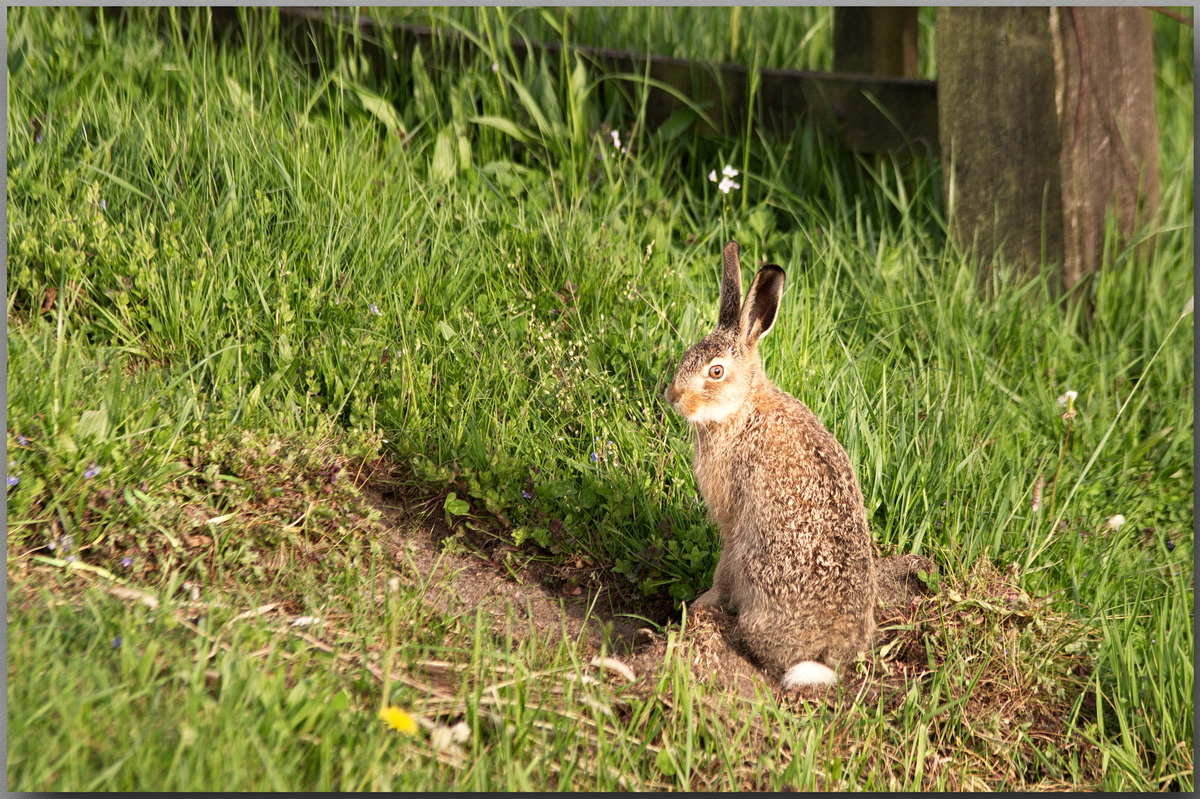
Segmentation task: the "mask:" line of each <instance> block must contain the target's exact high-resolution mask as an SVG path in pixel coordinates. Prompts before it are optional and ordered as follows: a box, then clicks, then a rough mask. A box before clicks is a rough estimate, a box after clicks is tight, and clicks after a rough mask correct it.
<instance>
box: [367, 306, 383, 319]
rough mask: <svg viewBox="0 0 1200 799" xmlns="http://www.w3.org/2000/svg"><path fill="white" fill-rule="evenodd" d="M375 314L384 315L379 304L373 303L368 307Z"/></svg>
mask: <svg viewBox="0 0 1200 799" xmlns="http://www.w3.org/2000/svg"><path fill="white" fill-rule="evenodd" d="M367 310H368V311H370V312H371V314H372V315H373V316H383V311H381V310H379V306H378V305H376V304H375V303H371V307H370V308H368V309H367Z"/></svg>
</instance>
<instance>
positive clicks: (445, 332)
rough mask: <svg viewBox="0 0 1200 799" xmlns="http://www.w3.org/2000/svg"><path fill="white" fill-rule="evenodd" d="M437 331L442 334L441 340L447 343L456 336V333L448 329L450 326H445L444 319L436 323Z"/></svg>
mask: <svg viewBox="0 0 1200 799" xmlns="http://www.w3.org/2000/svg"><path fill="white" fill-rule="evenodd" d="M437 329H438V332H439V333H441V334H442V338H444V339H445V340H446V341H449V340H450V339H452V338H454V337H455V336H457V335H458V331H456V330H455V329H454V328H452V327H450V325H449V324H447V323H446V321H445V320H444V319H443V320H442V321H440V322H438V323H437Z"/></svg>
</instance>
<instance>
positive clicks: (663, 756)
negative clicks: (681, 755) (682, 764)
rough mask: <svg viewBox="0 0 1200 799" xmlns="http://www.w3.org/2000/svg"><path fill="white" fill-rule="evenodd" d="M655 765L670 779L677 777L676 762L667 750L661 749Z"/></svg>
mask: <svg viewBox="0 0 1200 799" xmlns="http://www.w3.org/2000/svg"><path fill="white" fill-rule="evenodd" d="M654 765H655V766H656V767H657V768H658V770H659V771H661V772H662V773H663V774H664V775H666V776H668V777H674V776H675V761H674V759H673V758H672V757H671V753H670V752H669V751H667V750H666V749H660V750H659V752H658V756H657V757H655V758H654Z"/></svg>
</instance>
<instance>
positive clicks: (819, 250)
mask: <svg viewBox="0 0 1200 799" xmlns="http://www.w3.org/2000/svg"><path fill="white" fill-rule="evenodd" d="M793 12H794V13H793ZM801 12H803V16H799V17H797V16H796V15H797V14H800V13H801ZM381 13H384V12H382V10H381ZM624 13H625V14H627V16H622V14H618V12H617V11H615V10H613V9H609V10H608V11H607V12H605V13H603V14H602V13H601V12H598V11H597V12H586V11H584V10H582V9H575V10H567V11H563V10H558V9H548V8H545V9H517V8H500V9H426V10H423V11H421V12H420V13H419V14H409V13H402V12H401V10H400V9H389V10H388V11H387V12H386V14H385V15H387V14H390V15H391V16H390V17H389V18H392V19H401V18H403V19H406V20H408V21H414V22H417V21H419V22H421V23H422V24H433V25H436V26H442V27H444V28H445V29H446V30H453V31H458V32H461V33H465V34H467V35H469V36H470V37H473V39H474V40H476V41H478V42H479V43H481V46H482V47H483V52H482V53H481V54H480V55H479V56H478V57H474V58H471V59H469V60H468V61H467V62H466V63H465V64H462V65H460V66H458V67H456V68H454V69H450V68H446V67H445V66H443V65H440V64H436V63H433V62H431V61H429V60H428V59H426V58H425V57H423V56H421V55H420V54H417V55H414V56H412V57H405V58H403V59H401V58H399V57H398V56H397V58H396V59H395V60H394V61H393V63H392V64H391V65H390V66H389V67H388V69H387V70H386V72H384V71H380V70H379V69H378V68H377V67H375V66H373V62H372V61H371V60H370V59H369V58H367V57H366V56H365V55H364V52H363V49H362V46H361V43H360V42H357V41H356V40H355V39H354V38H353V37H346V38H345V39H344V41H343V44H342V45H341V46H340V47H339V48H338V49H337V50H336V51H335V52H333V53H330V54H328V55H327V56H326V57H323V58H319V59H317V60H316V61H314V60H312V57H311V55H310V56H303V57H302V56H301V55H300V54H298V53H296V52H295V51H294V49H293V47H292V44H291V42H290V40H288V39H287V38H286V37H284V36H283V35H282V34H281V32H280V23H279V19H278V15H277V14H276V13H273V12H250V11H239V12H237V14H238V17H239V18H240V31H241V32H240V33H238V34H232V33H230V32H229V31H228V30H227V29H226V28H224V27H223V26H221V25H218V24H216V23H215V22H214V19H213V15H212V13H211V12H209V11H206V10H187V9H168V10H154V9H128V10H125V11H122V12H119V13H112V14H103V13H99V12H98V11H96V10H94V9H80V8H63V9H48V8H10V9H9V10H8V12H7V26H8V47H9V49H8V84H7V86H8V120H7V121H8V142H7V159H8V183H7V191H8V194H7V213H8V234H7V252H8V264H7V284H6V292H5V296H6V300H7V333H8V351H7V369H8V372H7V374H8V377H7V414H8V416H7V419H8V421H7V437H6V440H7V452H6V459H7V467H8V468H7V476H8V489H7V609H8V613H7V621H8V631H7V646H8V650H7V651H8V682H7V691H8V693H7V699H8V727H7V746H8V761H7V762H8V782H7V785H8V788H9V789H10V790H14V791H60V790H165V791H172V790H261V789H269V790H443V789H448V790H511V789H525V790H618V789H630V790H636V789H689V790H699V789H717V790H734V789H772V790H778V789H783V788H797V789H818V788H819V789H838V790H945V789H992V790H1035V789H1036V790H1043V789H1075V790H1080V789H1105V790H1181V791H1191V790H1192V789H1193V787H1194V778H1193V773H1194V762H1193V726H1194V707H1193V697H1194V674H1193V672H1194V668H1193V665H1194V635H1193V613H1194V585H1193V580H1194V576H1193V575H1194V570H1193V525H1194V500H1193V496H1194V443H1193V409H1194V400H1193V395H1192V390H1193V385H1192V382H1193V370H1194V361H1193V315H1192V313H1191V298H1192V296H1193V290H1194V289H1193V282H1194V281H1193V268H1194V267H1193V262H1194V247H1193V213H1194V208H1193V186H1194V176H1193V147H1194V134H1193V62H1192V53H1193V43H1192V31H1191V29H1190V28H1187V27H1185V26H1182V25H1180V24H1179V23H1177V22H1175V21H1174V20H1171V19H1168V18H1166V17H1162V16H1160V15H1156V17H1155V22H1154V25H1155V64H1156V66H1155V70H1156V83H1157V91H1158V100H1159V102H1158V106H1159V118H1158V121H1159V131H1160V136H1161V145H1160V146H1161V151H1160V159H1161V174H1162V199H1161V210H1160V213H1159V215H1158V218H1156V219H1155V220H1153V221H1152V222H1151V223H1150V224H1149V225H1147V226H1146V227H1145V228H1144V229H1142V230H1139V231H1138V233H1137V235H1136V236H1135V239H1134V241H1133V242H1120V241H1118V240H1117V237H1116V236H1115V234H1114V235H1112V236H1110V239H1109V246H1107V247H1106V248H1105V252H1104V264H1103V267H1102V269H1101V270H1100V271H1099V273H1098V274H1097V276H1096V279H1095V280H1094V281H1092V282H1091V283H1089V284H1087V285H1086V286H1085V287H1084V288H1083V289H1082V291H1085V292H1086V293H1087V300H1088V301H1087V302H1078V301H1076V300H1077V299H1078V298H1076V297H1063V296H1060V295H1059V294H1058V293H1056V292H1055V291H1054V290H1053V288H1052V283H1051V281H1050V280H1049V279H1048V277H1047V275H1046V274H1045V273H1043V275H1042V276H1040V277H1036V278H1033V279H1031V280H1025V279H1019V278H1018V276H1017V272H1016V271H1015V270H1014V269H1012V268H1010V267H1009V266H1008V265H1006V264H1004V263H1003V262H1000V263H998V264H997V265H996V268H995V269H993V270H991V273H990V274H989V277H988V278H987V287H986V289H987V290H986V291H984V292H981V291H980V285H979V278H978V269H977V266H976V265H975V262H974V261H973V259H972V258H971V257H970V256H969V255H968V254H965V253H963V252H960V251H959V250H957V249H956V248H955V247H954V246H953V244H952V243H951V242H950V241H949V239H948V237H947V233H946V221H945V208H944V205H943V201H942V198H941V191H940V172H939V169H938V164H937V163H936V161H935V160H932V159H929V158H923V157H913V158H908V159H900V160H896V159H890V158H882V157H873V156H872V157H864V156H856V155H854V154H851V153H847V152H845V151H842V150H840V149H839V148H838V147H837V146H836V143H835V142H834V141H833V140H831V139H830V138H829V137H828V136H827V135H825V134H823V133H822V132H821V131H820V130H818V129H815V128H812V127H807V126H806V127H801V128H799V129H797V130H796V131H795V133H794V135H793V136H792V137H790V138H789V139H787V140H774V139H763V138H760V137H758V136H757V135H755V134H753V133H751V132H747V133H745V134H744V135H743V136H741V137H739V138H721V137H713V136H706V135H703V134H702V133H700V132H699V130H698V128H697V126H696V125H695V124H688V125H683V124H680V125H672V126H671V127H670V128H669V129H665V128H664V129H660V130H657V131H654V130H646V129H645V128H644V126H642V125H639V124H637V122H636V121H635V122H634V123H633V124H629V123H623V122H621V121H620V120H621V117H620V116H618V111H617V108H616V107H615V106H614V105H613V104H612V103H611V102H609V101H607V100H603V99H602V98H604V97H607V95H605V94H603V92H602V91H601V86H602V81H601V80H598V79H595V78H593V77H591V76H589V74H588V73H587V72H586V70H584V69H583V68H582V66H581V65H579V64H578V63H577V62H575V61H574V60H572V59H571V57H570V55H569V54H566V55H561V56H560V55H554V56H547V57H541V56H538V57H533V58H531V59H529V60H528V61H524V62H522V61H520V60H518V59H517V58H515V57H514V56H513V53H512V50H511V48H509V47H508V45H507V44H506V42H507V41H508V40H509V37H510V36H512V35H517V34H524V35H528V36H529V37H530V38H535V39H536V38H542V39H547V38H552V37H555V36H557V37H559V38H561V39H563V40H566V41H575V42H579V43H581V44H595V43H607V42H610V41H611V42H612V44H611V45H610V46H628V47H630V48H634V49H640V48H649V49H650V50H651V51H653V52H659V53H663V54H668V55H682V56H685V57H692V58H705V57H712V58H716V59H718V60H740V61H742V62H743V63H754V64H759V65H763V66H772V67H776V66H778V67H787V66H801V67H804V68H827V67H828V63H827V62H828V59H829V46H830V45H829V35H830V33H829V28H830V18H829V17H830V14H829V11H828V10H824V11H822V10H820V9H817V10H800V9H795V10H793V9H753V10H751V9H744V10H743V12H741V13H744V14H745V16H744V17H742V18H741V19H740V21H739V22H738V23H737V24H736V25H734V24H733V23H732V21H731V20H730V19H726V18H725V17H721V18H719V19H717V18H708V17H707V16H705V15H695V14H684V15H683V16H681V17H680V18H678V19H673V20H672V19H669V18H664V17H663V15H664V14H667V11H666V10H665V9H653V10H651V9H640V10H639V9H630V10H628V11H627V12H624ZM729 13H732V12H729ZM638 14H643V15H646V17H645V18H643V17H639V16H637V15H638ZM772 15H776V16H774V17H773V16H772ZM410 17H411V18H410ZM418 17H419V19H418ZM798 19H799V21H797V20H798ZM924 27H926V28H927V25H926V26H924ZM756 30H762V31H766V32H769V33H771V35H763V36H757V35H750V34H749V33H747V31H756ZM807 31H811V32H812V35H811V37H810V38H809V39H808V40H807V41H806V43H805V45H804V47H802V48H797V50H798V51H801V52H800V54H799V55H796V56H795V58H797V59H799V60H798V61H795V62H788V63H777V62H778V59H779V58H780V57H781V56H779V53H781V52H783V51H785V50H787V45H788V43H789V42H792V41H794V40H795V39H796V38H797V37H799V38H801V39H803V37H804V36H806V35H807V33H806V32H807ZM610 32H611V38H610ZM922 35H923V37H924V38H923V41H925V39H927V38H929V37H928V31H927V30H926V31H925V32H923V34H922ZM622 37H623V38H622ZM656 37H660V38H656ZM618 39H619V40H620V41H617V40H618ZM247 43H248V44H247ZM705 53H710V54H712V55H711V56H707V55H705ZM934 55H935V54H927V55H926V56H925V57H924V58H925V61H923V65H922V73H923V75H925V74H928V76H932V75H934V74H936V64H935V63H934ZM789 57H790V56H789ZM631 100H632V106H633V108H634V109H635V111H636V110H637V109H638V107H639V106H638V99H637V97H636V96H634V97H632V98H631ZM727 166H728V167H732V168H733V169H736V170H737V172H738V175H737V178H736V180H737V182H738V184H739V188H737V189H732V190H730V191H728V192H724V191H722V190H721V189H720V188H719V186H718V183H717V182H716V181H713V180H710V178H709V175H710V173H711V172H713V171H716V172H718V173H719V172H720V171H721V170H722V169H723V168H725V167H727ZM729 239H736V240H737V241H739V242H740V243H741V245H742V248H743V256H742V257H743V264H745V265H747V270H746V271H747V272H748V271H749V269H748V265H749V264H752V263H759V262H762V261H771V262H775V263H779V264H781V265H782V266H783V267H784V268H785V269H786V270H787V273H788V285H787V289H786V291H785V294H784V299H783V307H782V310H781V317H780V321H779V323H778V324H777V325H776V326H775V329H774V330H773V332H772V334H771V336H769V337H768V338H767V339H765V340H764V344H763V359H764V362H765V364H766V368H767V371H768V374H770V375H771V376H772V378H773V379H774V380H775V382H776V383H777V384H779V385H780V386H782V387H784V388H785V389H787V390H789V391H790V392H792V393H793V394H794V395H795V396H797V397H798V398H799V399H801V400H802V401H803V402H805V403H806V404H807V405H809V407H811V408H812V409H813V410H814V411H815V412H816V413H817V415H818V416H819V417H821V419H822V420H823V421H824V423H825V424H826V426H827V427H829V428H830V429H831V430H832V431H833V432H834V433H835V434H836V435H837V437H838V438H839V440H840V441H841V442H842V444H843V445H844V446H845V448H846V449H847V451H848V453H849V454H850V458H851V461H852V462H853V464H854V465H855V468H856V470H857V473H858V477H859V481H860V483H861V486H862V490H863V494H864V497H865V500H866V506H867V512H868V516H869V519H870V525H871V529H872V532H873V535H874V537H875V539H876V541H877V543H878V547H879V551H880V552H881V553H882V554H908V553H912V554H919V555H924V556H926V557H929V558H931V559H932V560H933V561H934V562H935V563H936V564H937V573H936V574H933V575H929V576H928V577H927V578H926V579H927V581H928V584H929V588H930V593H929V595H928V596H927V597H926V598H925V599H924V600H923V602H922V604H921V607H920V608H917V609H916V610H914V612H913V615H912V617H911V618H910V620H909V621H907V622H903V623H897V624H895V625H893V626H892V627H891V628H890V629H888V630H885V631H882V634H883V641H884V643H883V644H882V645H881V646H880V647H879V648H877V649H876V651H875V652H874V653H872V655H871V656H870V657H868V658H867V660H866V661H865V662H863V663H860V664H858V666H857V668H858V669H859V671H860V674H861V676H862V684H863V685H870V684H872V681H873V680H875V681H877V682H878V684H879V685H881V686H882V685H886V686H887V691H884V690H883V689H880V690H877V691H874V692H872V691H869V690H868V691H865V692H864V693H861V694H859V695H857V696H840V697H838V698H837V699H836V700H831V701H830V702H821V701H797V700H795V699H794V698H789V697H787V696H783V695H780V694H779V693H777V692H773V691H770V690H762V691H760V692H759V693H758V694H757V695H756V696H755V697H753V698H746V697H740V698H739V697H732V698H731V697H729V696H727V695H726V694H725V693H724V692H723V691H722V689H721V686H719V685H716V684H713V683H712V682H710V681H705V680H701V679H697V678H696V676H695V674H694V673H693V672H692V670H691V669H690V667H689V663H688V657H687V646H686V636H684V635H683V634H682V632H681V623H682V621H681V620H682V618H683V616H684V613H685V612H686V611H685V604H684V603H686V602H688V601H690V600H691V599H692V598H693V597H694V596H696V595H697V594H698V593H700V592H701V591H703V590H704V589H705V588H707V587H708V585H709V581H710V579H711V575H712V569H713V568H714V567H715V565H716V558H717V554H718V546H719V545H718V539H717V531H716V529H715V528H714V527H713V526H712V524H711V523H710V522H709V521H708V520H707V518H706V516H705V511H704V508H703V505H702V502H701V500H700V498H699V497H698V496H697V493H696V489H695V484H694V481H693V478H692V475H691V471H690V461H691V451H690V446H691V445H690V441H689V437H688V434H689V431H688V430H687V426H686V423H685V422H684V421H683V420H682V419H680V418H679V417H677V416H676V415H675V414H674V413H673V412H672V411H671V409H670V408H669V406H668V405H667V404H666V403H665V402H664V401H663V399H662V393H663V390H664V389H665V388H666V385H667V381H668V380H669V379H670V376H671V374H672V372H673V369H674V367H675V365H676V364H677V363H678V358H679V356H680V355H681V354H682V352H683V350H684V349H686V347H687V346H689V345H690V344H692V343H694V342H695V341H696V340H697V339H698V338H699V337H700V336H701V335H703V333H704V332H706V331H708V330H709V329H711V327H712V325H713V324H714V321H715V318H716V297H717V289H718V283H717V276H718V274H719V264H720V258H719V253H720V249H721V246H722V245H723V244H724V242H726V241H727V240H729ZM1150 239H1153V242H1154V248H1153V252H1152V254H1148V250H1147V248H1144V247H1139V246H1137V245H1138V244H1140V243H1142V242H1145V241H1148V240H1150ZM1068 392H1072V398H1071V399H1068V398H1067V395H1068ZM418 540H419V541H422V542H425V544H426V545H428V546H432V547H434V548H435V549H436V551H437V552H438V553H439V555H440V556H444V557H445V558H446V560H445V563H454V564H474V566H472V567H471V568H474V569H476V570H478V569H479V568H485V569H486V570H487V571H488V573H489V574H490V575H491V579H493V580H494V581H495V582H496V583H497V584H501V585H520V586H526V587H533V588H536V589H537V590H539V591H541V592H543V593H544V594H546V595H547V596H550V597H552V598H555V599H558V598H561V599H562V600H563V601H564V603H565V604H564V607H566V608H567V611H568V614H567V615H565V616H563V620H562V624H561V628H560V629H559V630H557V631H555V630H550V631H547V630H546V629H545V628H542V627H535V626H534V625H533V624H532V623H531V622H530V620H529V619H527V618H525V617H523V616H521V615H520V614H518V613H514V614H512V615H510V616H509V617H508V618H507V620H506V622H505V623H504V624H497V623H496V622H495V619H494V618H493V617H492V616H490V615H489V612H490V611H493V610H494V608H490V607H488V606H486V603H481V602H471V601H466V600H465V599H464V600H463V601H460V602H457V603H456V602H453V601H439V602H432V601H430V599H429V598H430V596H431V595H433V594H436V595H437V596H440V597H443V598H444V597H445V596H446V595H447V594H448V593H450V594H452V593H453V591H454V586H455V585H456V583H454V582H453V578H452V576H447V572H446V570H445V569H444V568H430V567H428V564H427V563H426V561H424V560H421V559H420V555H421V553H420V551H418V550H417V549H416V548H415V545H413V544H412V542H414V541H418ZM406 542H407V543H406ZM456 568H457V567H456ZM463 568H466V567H463ZM571 614H574V616H572V615H571ZM581 615H582V616H593V617H595V618H596V619H597V620H598V623H600V624H601V625H602V626H603V625H604V624H608V625H610V626H611V625H614V624H618V623H629V624H633V625H635V626H642V627H645V628H646V629H647V630H649V633H648V634H649V635H652V636H655V637H656V638H657V639H658V640H661V641H663V642H665V644H664V645H665V652H666V655H665V657H664V658H663V660H662V663H661V666H660V668H658V669H657V670H656V671H654V672H650V673H647V672H645V671H644V670H643V671H642V672H641V673H638V674H637V675H635V676H636V680H635V681H633V682H627V681H626V680H624V679H623V678H620V677H619V676H614V673H613V670H612V669H611V668H610V669H605V670H601V669H597V668H596V667H595V666H593V665H591V663H592V657H593V655H594V654H596V653H597V652H599V654H601V655H602V656H609V655H611V656H612V657H615V658H622V657H624V656H625V655H624V654H623V653H622V652H621V651H620V650H619V648H617V647H616V645H615V643H612V642H602V643H599V644H591V643H588V642H587V641H585V637H586V636H585V635H584V634H583V633H581V632H580V631H579V628H578V625H577V624H575V623H574V622H573V621H572V619H573V618H575V619H577V617H579V616H581ZM384 707H389V708H393V710H392V711H391V712H390V713H389V714H386V715H387V719H383V718H381V717H380V710H381V708H384Z"/></svg>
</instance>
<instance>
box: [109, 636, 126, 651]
mask: <svg viewBox="0 0 1200 799" xmlns="http://www.w3.org/2000/svg"><path fill="white" fill-rule="evenodd" d="M123 643H125V642H124V641H123V640H122V639H121V636H119V635H118V636H117V637H116V638H114V639H113V640H112V648H113V649H120V648H121V644H123Z"/></svg>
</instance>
